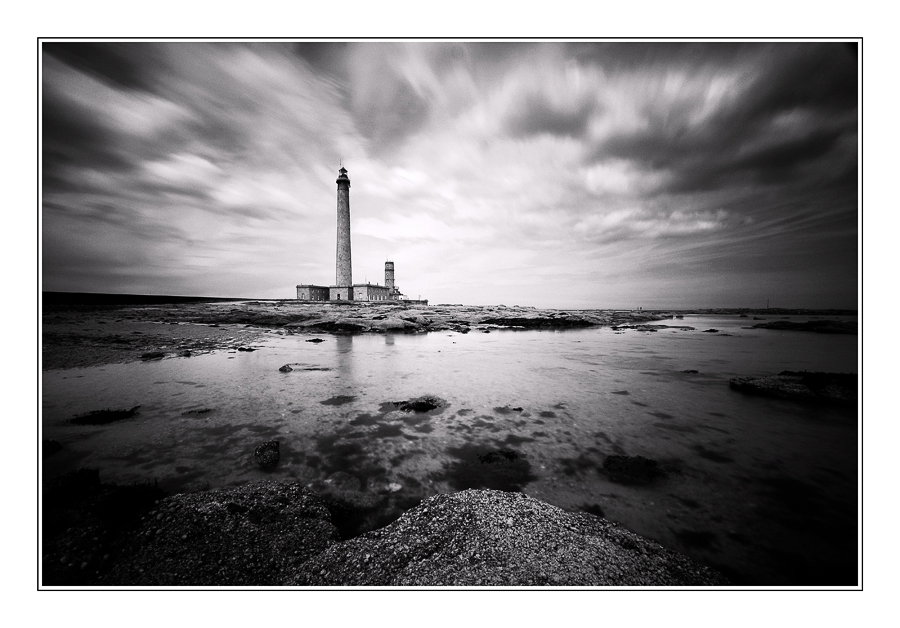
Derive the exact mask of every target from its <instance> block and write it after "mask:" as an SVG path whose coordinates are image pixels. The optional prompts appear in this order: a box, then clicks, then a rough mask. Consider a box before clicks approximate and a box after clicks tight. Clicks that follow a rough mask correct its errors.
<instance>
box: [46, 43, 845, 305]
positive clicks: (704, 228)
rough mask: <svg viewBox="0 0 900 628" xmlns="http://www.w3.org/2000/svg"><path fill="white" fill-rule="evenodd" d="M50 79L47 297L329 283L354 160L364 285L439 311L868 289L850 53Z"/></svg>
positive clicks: (594, 47)
mask: <svg viewBox="0 0 900 628" xmlns="http://www.w3.org/2000/svg"><path fill="white" fill-rule="evenodd" d="M42 73H43V74H42V76H43V81H42V112H43V116H42V131H43V136H42V151H43V189H42V191H43V200H44V207H43V212H42V219H43V224H44V235H43V244H44V251H45V255H44V276H43V280H44V284H45V287H48V288H51V289H66V286H74V288H71V289H82V290H84V289H88V287H93V289H94V290H96V291H110V290H112V289H116V290H121V291H126V292H128V291H141V290H146V289H151V288H152V289H153V290H154V291H160V292H161V291H168V292H173V293H183V294H190V293H195V294H207V295H217V294H218V295H232V296H256V297H267V296H268V297H275V296H281V297H287V296H290V294H291V293H292V290H293V286H294V285H296V284H297V283H330V282H331V281H333V277H334V262H333V256H334V220H335V184H334V179H335V176H336V170H337V167H338V163H339V160H341V159H343V163H344V165H345V166H346V167H347V168H348V169H349V170H350V176H351V180H352V192H351V208H352V209H351V211H352V224H353V259H354V276H355V277H357V278H358V277H365V276H372V277H380V276H381V272H382V271H383V266H382V264H383V261H384V259H385V258H386V257H391V258H393V259H394V260H395V262H396V263H397V268H398V283H400V284H401V285H402V286H404V288H405V289H408V290H410V291H412V292H415V293H417V294H418V293H421V294H423V296H427V297H429V298H431V299H433V300H437V301H451V302H473V299H487V300H489V301H490V302H498V301H506V302H521V303H527V302H529V300H531V302H532V303H533V304H536V305H539V304H543V305H547V306H565V305H566V304H568V305H579V306H584V307H587V306H603V305H609V306H617V305H621V304H623V303H626V302H627V303H631V301H632V299H633V298H635V295H637V294H639V293H640V290H638V289H637V288H635V286H646V288H647V289H648V290H650V289H652V290H654V291H655V294H658V299H659V300H660V306H661V307H664V306H665V303H666V299H675V298H676V297H677V298H678V299H684V298H688V297H689V296H690V295H695V296H696V298H697V299H698V302H697V303H696V305H697V306H699V305H716V304H721V303H711V302H708V301H703V299H710V298H712V297H710V295H711V294H714V293H715V290H714V289H713V288H711V287H709V286H721V287H722V290H721V291H720V292H721V293H722V294H725V293H728V294H732V293H731V292H729V291H726V290H725V286H735V285H738V286H739V285H741V283H742V282H744V281H745V280H746V281H747V282H749V283H751V284H753V285H756V284H755V283H754V282H758V281H760V279H759V278H760V277H762V276H763V275H761V274H760V273H762V272H763V271H762V270H760V268H763V267H764V271H765V273H766V274H765V282H769V283H771V282H773V281H777V277H778V272H779V270H781V271H783V272H784V273H785V275H784V276H785V277H787V276H788V275H789V274H790V273H793V272H795V271H796V269H798V268H801V269H806V271H805V272H807V273H808V274H809V275H810V277H811V276H812V274H814V273H815V272H817V271H816V268H817V266H816V264H817V263H818V262H817V260H819V259H821V258H822V257H823V256H829V258H828V264H829V268H831V269H832V270H831V271H829V272H832V273H834V274H838V275H840V276H841V277H843V279H842V282H843V283H842V286H841V287H840V289H838V288H837V287H834V290H833V291H832V292H829V288H828V287H827V286H824V285H823V284H822V283H821V282H818V279H816V280H815V281H813V280H812V279H810V285H813V284H815V285H817V286H819V288H817V290H818V292H817V293H816V294H817V295H818V296H806V297H804V298H805V299H807V302H808V303H810V304H811V303H826V302H830V301H829V299H830V296H829V295H831V294H838V293H840V294H841V295H842V296H841V298H842V299H844V300H846V295H847V294H850V293H851V292H852V290H855V279H852V277H855V272H851V271H855V265H856V252H855V250H856V244H855V242H856V222H857V221H856V218H857V206H856V195H857V189H856V186H857V171H858V164H857V147H858V137H857V127H858V112H857V110H856V94H857V91H856V90H857V78H858V77H857V71H856V58H855V55H854V54H853V50H852V49H851V48H848V47H847V46H845V45H843V44H829V43H825V44H821V43H797V44H780V43H779V44H770V43H760V44H756V43H752V42H750V43H739V44H732V43H724V44H718V43H689V44H683V43H679V42H674V43H650V44H646V43H618V42H615V43H601V44H593V43H581V42H577V43H556V42H549V43H519V42H484V43H477V42H476V43H468V42H446V43H445V42H399V43H386V42H363V43H345V42H334V43H310V42H300V43H291V42H287V43H240V42H233V43H232V42H224V43H181V42H172V43H152V42H151V43H127V44H126V43H123V44H116V43H99V44H90V45H86V44H80V43H75V44H58V45H57V44H45V47H44V54H43V58H42ZM67 233H71V234H75V235H74V236H73V237H71V238H68V239H67V238H66V234H67ZM129 254H130V256H129ZM145 267H146V268H147V269H148V270H147V271H146V276H145V275H142V272H143V271H142V268H145ZM709 268H715V269H717V272H718V274H716V273H713V272H711V271H709V270H708V269H709ZM836 268H840V269H849V270H841V271H840V272H838V271H837V270H834V269H836ZM851 275H852V277H851ZM790 276H791V277H792V278H791V279H790V281H788V280H785V282H784V285H785V286H788V285H790V286H795V285H796V284H797V281H796V277H795V276H794V275H790ZM534 277H540V278H541V281H543V282H546V285H552V286H553V287H554V288H553V290H547V291H538V292H535V291H534V290H533V289H531V288H530V287H529V285H528V280H529V279H528V278H534ZM254 278H255V279H254ZM667 282H668V283H667ZM817 282H818V283H817ZM748 285H749V284H748ZM729 290H730V288H729ZM785 290H787V288H785ZM810 294H811V293H810ZM520 295H521V296H520ZM556 295H565V298H564V299H560V298H558V297H557V296H556ZM573 295H578V296H573ZM685 295H687V296H685ZM729 298H732V297H729ZM534 299H538V301H535V300H534ZM734 304H737V303H736V302H734ZM643 305H645V306H647V307H649V306H650V304H649V303H648V302H647V301H644V303H643ZM798 305H800V304H799V303H798Z"/></svg>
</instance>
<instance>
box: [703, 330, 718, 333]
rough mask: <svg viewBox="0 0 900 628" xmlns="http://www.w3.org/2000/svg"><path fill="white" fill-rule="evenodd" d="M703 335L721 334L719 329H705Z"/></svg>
mask: <svg viewBox="0 0 900 628" xmlns="http://www.w3.org/2000/svg"><path fill="white" fill-rule="evenodd" d="M701 333H704V334H718V333H719V330H718V329H704V330H703V331H702V332H701Z"/></svg>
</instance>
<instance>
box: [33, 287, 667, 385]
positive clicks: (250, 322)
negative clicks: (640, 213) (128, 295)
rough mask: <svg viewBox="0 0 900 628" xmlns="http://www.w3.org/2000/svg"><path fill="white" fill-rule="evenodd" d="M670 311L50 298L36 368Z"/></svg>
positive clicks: (579, 322) (601, 321)
mask: <svg viewBox="0 0 900 628" xmlns="http://www.w3.org/2000/svg"><path fill="white" fill-rule="evenodd" d="M670 316H671V315H670V314H664V313H660V312H645V311H618V310H538V309H536V308H532V307H520V306H512V307H507V306H504V305H499V306H463V305H435V306H426V307H421V306H412V305H408V304H404V303H402V302H397V303H390V304H383V303H350V304H340V305H338V304H324V303H322V304H318V303H304V302H301V301H292V300H290V301H289V300H286V301H227V302H196V303H194V302H191V303H170V304H149V305H140V304H123V305H115V306H113V305H84V306H79V305H65V304H62V305H56V306H52V307H48V308H45V310H44V313H43V319H42V329H41V339H42V368H43V369H45V370H46V369H59V368H73V367H83V366H95V365H99V364H109V363H119V362H135V361H139V360H159V359H166V358H173V357H191V356H194V355H201V354H204V353H210V352H212V351H219V350H225V349H230V350H241V349H243V350H247V349H249V348H251V347H249V346H248V345H252V344H253V343H254V342H256V341H259V340H260V339H261V338H263V337H265V335H267V334H277V335H314V334H317V333H331V334H370V333H376V334H384V333H411V334H415V333H427V332H438V331H453V332H458V333H463V334H466V333H471V332H478V333H490V332H491V331H494V330H497V329H514V330H515V329H520V330H521V329H545V330H551V329H552V330H559V329H573V328H579V327H592V326H617V325H633V324H639V323H643V322H648V321H655V320H661V319H663V318H669V317H670Z"/></svg>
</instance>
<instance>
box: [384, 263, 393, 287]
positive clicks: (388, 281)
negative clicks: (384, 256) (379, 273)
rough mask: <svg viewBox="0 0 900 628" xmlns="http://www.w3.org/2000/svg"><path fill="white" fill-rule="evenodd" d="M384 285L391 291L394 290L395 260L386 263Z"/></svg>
mask: <svg viewBox="0 0 900 628" xmlns="http://www.w3.org/2000/svg"><path fill="white" fill-rule="evenodd" d="M384 285H385V287H386V288H387V289H388V291H389V292H393V291H394V262H385V263H384Z"/></svg>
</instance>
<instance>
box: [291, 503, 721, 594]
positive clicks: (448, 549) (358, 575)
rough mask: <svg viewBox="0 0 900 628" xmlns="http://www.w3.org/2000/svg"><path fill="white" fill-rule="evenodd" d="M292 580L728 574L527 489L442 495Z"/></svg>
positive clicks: (664, 581) (573, 582) (626, 578)
mask: <svg viewBox="0 0 900 628" xmlns="http://www.w3.org/2000/svg"><path fill="white" fill-rule="evenodd" d="M287 584H292V585H313V586H323V585H324V586H567V587H571V586H676V585H677V586H716V585H719V586H721V585H727V584H728V581H727V580H725V578H724V577H722V576H721V575H719V574H718V573H716V572H713V571H712V570H710V569H708V568H706V567H703V566H701V565H699V564H697V563H695V562H693V561H691V560H690V559H688V558H687V557H685V556H683V555H681V554H677V553H675V552H672V551H669V550H667V549H665V548H663V547H662V546H660V545H658V544H657V543H654V542H653V541H650V540H647V539H645V538H643V537H640V536H638V535H636V534H632V533H631V532H628V531H627V530H624V529H623V528H621V527H619V526H618V525H616V524H614V523H611V522H609V521H607V520H606V519H602V518H600V517H596V516H594V515H590V514H587V513H570V512H566V511H564V510H561V509H560V508H557V507H555V506H551V505H550V504H546V503H544V502H541V501H538V500H536V499H533V498H531V497H528V496H526V495H524V494H522V493H506V492H502V491H492V490H467V491H462V492H459V493H449V494H444V495H436V496H434V497H430V498H428V499H426V500H424V501H423V502H422V503H421V504H420V505H419V506H417V507H416V508H414V509H412V510H410V511H408V512H407V513H405V514H404V515H403V516H402V517H401V518H400V519H398V520H397V521H395V522H394V523H392V524H391V525H389V526H387V527H385V528H382V529H380V530H376V531H373V532H369V533H366V534H364V535H362V536H360V537H357V538H355V539H351V540H349V541H345V542H343V543H340V544H338V545H335V546H332V547H330V548H329V549H327V550H326V551H324V552H323V553H321V554H319V555H318V556H316V557H315V558H313V559H311V560H310V561H308V562H306V563H305V564H303V565H302V566H301V568H300V569H299V570H298V572H297V573H296V575H295V576H294V577H293V578H292V579H290V580H289V581H288V582H287Z"/></svg>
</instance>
